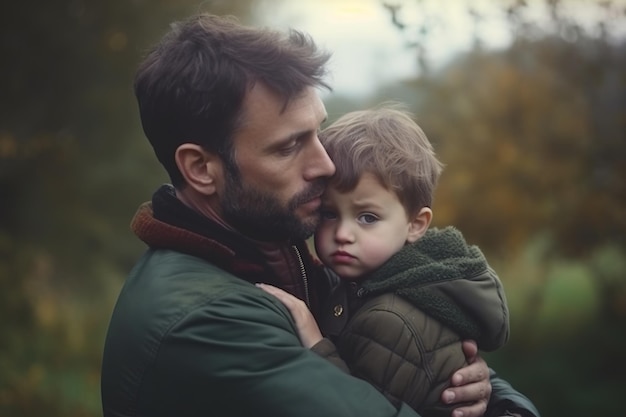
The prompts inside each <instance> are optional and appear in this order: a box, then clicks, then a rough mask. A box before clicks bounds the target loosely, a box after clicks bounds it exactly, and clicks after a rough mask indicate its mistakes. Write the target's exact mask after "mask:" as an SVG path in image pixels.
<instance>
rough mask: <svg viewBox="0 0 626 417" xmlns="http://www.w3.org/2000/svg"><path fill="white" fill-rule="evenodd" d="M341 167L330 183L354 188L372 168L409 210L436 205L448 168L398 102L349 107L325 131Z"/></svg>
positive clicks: (329, 148) (326, 144)
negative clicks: (441, 179) (441, 178)
mask: <svg viewBox="0 0 626 417" xmlns="http://www.w3.org/2000/svg"><path fill="white" fill-rule="evenodd" d="M320 140H321V141H322V143H323V145H324V147H325V148H326V150H327V152H328V154H329V155H330V158H331V159H332V160H333V162H334V163H335V166H336V168H337V170H336V172H335V175H334V176H333V177H332V179H331V184H332V185H333V186H335V187H337V189H338V190H339V191H342V192H347V191H352V190H353V189H354V188H355V187H356V186H357V183H358V182H359V179H360V178H361V176H362V175H363V174H364V173H366V172H369V173H371V174H373V175H375V176H376V177H378V179H379V180H380V182H381V183H382V184H383V186H384V187H385V188H387V189H388V190H390V191H393V192H394V193H396V195H397V196H398V199H399V200H400V202H401V203H402V205H403V206H404V208H405V210H406V211H407V214H409V215H413V214H415V213H417V212H418V211H419V210H420V209H422V208H423V207H430V206H431V205H432V199H433V191H434V189H435V186H436V185H437V180H438V179H439V175H440V174H441V171H442V169H443V165H442V164H441V162H439V161H438V160H437V157H436V156H435V152H434V150H433V147H432V145H431V144H430V142H429V141H428V138H427V137H426V135H425V134H424V132H423V131H422V129H421V128H420V127H419V126H418V125H417V123H415V122H414V121H413V119H412V118H411V115H410V114H409V113H408V112H407V111H405V110H404V109H403V108H402V107H401V106H400V105H399V104H397V103H385V104H383V105H381V106H379V107H376V108H373V109H369V110H363V111H355V112H351V113H347V114H345V115H344V116H342V117H340V118H339V119H338V120H337V121H336V122H334V123H333V124H332V125H330V126H329V127H327V128H326V129H324V130H323V131H322V133H321V135H320Z"/></svg>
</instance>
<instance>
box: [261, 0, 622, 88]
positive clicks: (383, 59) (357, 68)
mask: <svg viewBox="0 0 626 417" xmlns="http://www.w3.org/2000/svg"><path fill="white" fill-rule="evenodd" d="M385 1H386V2H387V3H389V4H395V5H402V13H401V14H400V18H401V19H402V21H403V22H404V23H406V24H407V25H408V28H409V29H408V30H406V31H405V33H402V32H401V31H400V30H398V29H397V28H396V27H395V26H394V25H393V24H392V23H391V15H390V13H389V11H388V10H386V9H385V8H384V7H383V2H384V0H298V1H289V0H286V1H282V2H281V1H268V2H266V3H265V4H264V5H262V6H261V8H262V9H263V10H262V14H263V16H264V18H263V20H264V24H267V25H268V26H272V27H277V28H287V27H292V28H295V29H299V30H303V31H305V32H308V33H309V34H311V36H312V37H313V38H314V39H315V41H316V42H317V43H318V44H319V45H320V46H322V47H324V48H326V49H329V50H330V51H332V52H333V58H332V60H331V62H330V67H329V69H330V77H329V81H330V83H331V85H332V87H333V90H334V92H333V94H338V95H349V96H352V97H357V98H358V97H360V96H366V95H368V94H370V93H372V92H374V91H375V89H376V88H377V87H378V86H380V85H381V84H385V83H389V82H393V81H397V80H400V79H402V78H407V77H414V76H416V75H417V74H418V72H419V69H418V65H417V58H416V56H417V55H416V51H415V50H411V49H409V48H407V47H406V44H407V42H408V41H410V40H411V36H417V34H418V33H419V31H418V30H417V29H416V28H417V27H419V25H420V24H427V25H428V42H427V44H426V45H427V52H428V58H429V63H430V64H431V65H432V66H433V68H435V69H436V68H439V67H441V66H442V65H444V64H445V63H446V62H447V61H448V60H449V59H450V58H451V57H453V56H454V55H455V54H456V53H458V52H461V51H465V50H468V49H469V48H470V47H471V45H472V42H473V36H474V33H476V34H477V35H478V36H479V38H480V39H481V40H482V41H483V43H484V45H485V46H486V47H487V48H490V49H498V48H503V47H506V46H507V45H508V44H509V43H510V41H511V35H510V32H509V29H508V25H507V23H506V20H505V19H504V12H503V7H502V4H503V3H504V4H507V3H511V1H509V2H506V1H503V0H497V1H496V0H454V1H452V0H450V1H442V0H385ZM526 2H527V3H528V6H529V7H528V8H527V12H526V16H527V17H528V18H530V19H531V21H532V22H534V23H536V24H537V25H538V26H547V25H549V18H548V14H547V13H546V8H545V0H526ZM615 3H616V4H617V5H619V6H620V7H621V6H624V4H625V3H626V1H625V0H616V1H615ZM591 4H593V2H591V1H590V0H563V1H562V10H563V11H564V12H565V13H567V14H569V15H571V16H574V17H583V18H582V19H581V21H583V22H593V18H592V16H593V15H592V12H591V10H595V9H597V7H594V8H593V9H590V5H591ZM470 7H471V8H473V9H474V10H476V11H477V12H479V13H480V15H481V16H482V20H481V23H480V25H478V26H477V29H476V31H475V30H474V29H475V27H474V26H475V23H474V21H473V20H472V18H471V17H470V15H469V14H468V13H467V10H468V8H470ZM588 17H591V18H588Z"/></svg>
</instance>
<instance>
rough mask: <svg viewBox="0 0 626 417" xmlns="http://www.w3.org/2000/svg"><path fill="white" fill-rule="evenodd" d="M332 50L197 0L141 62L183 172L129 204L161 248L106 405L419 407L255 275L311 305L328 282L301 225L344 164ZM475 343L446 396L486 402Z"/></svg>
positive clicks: (155, 114) (376, 412) (160, 141)
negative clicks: (335, 345) (355, 367)
mask: <svg viewBox="0 0 626 417" xmlns="http://www.w3.org/2000/svg"><path fill="white" fill-rule="evenodd" d="M328 58H329V55H328V54H326V53H324V52H321V51H319V50H317V48H316V46H315V44H314V43H313V42H312V41H311V40H310V39H309V38H308V37H306V36H304V35H302V34H300V33H298V32H290V33H289V34H283V33H279V32H273V31H269V30H261V29H255V28H247V27H243V26H241V25H239V24H238V23H236V22H235V21H233V20H229V19H224V18H219V17H216V16H209V15H200V16H195V17H192V18H190V19H188V20H187V21H185V22H181V23H179V24H175V25H173V26H172V29H171V31H170V32H169V33H168V34H167V35H165V37H164V38H163V39H162V41H161V42H160V43H159V44H158V45H157V46H156V47H155V48H154V50H152V51H151V52H150V54H149V55H148V56H147V58H146V59H145V60H144V62H143V63H142V65H141V66H140V68H139V71H138V74H137V77H136V80H135V93H136V95H137V99H138V102H139V108H140V114H141V120H142V124H143V128H144V131H145V134H146V136H147V138H148V139H149V141H150V143H151V144H152V146H153V148H154V151H155V154H156V156H157V158H158V159H159V161H160V162H161V163H162V164H163V166H164V167H165V169H166V170H167V172H168V174H169V176H170V178H171V181H172V186H167V185H166V186H163V187H161V188H160V189H159V190H157V191H156V192H155V194H154V195H153V198H152V201H151V203H147V204H144V205H142V206H141V207H140V208H139V210H138V212H137V214H136V216H135V218H134V219H133V223H132V228H133V230H134V232H135V233H136V234H137V235H138V236H139V237H140V238H141V239H142V240H144V241H145V242H146V243H147V244H148V245H149V247H150V248H149V250H148V251H147V252H146V253H145V254H144V256H143V257H142V258H141V259H140V260H139V262H138V263H137V265H136V266H135V268H134V269H133V271H132V272H131V274H130V276H129V277H128V279H127V281H126V283H125V285H124V288H123V289H122V291H121V294H120V296H119V299H118V301H117V304H116V306H115V310H114V312H113V316H112V318H111V323H110V326H109V331H108V334H107V339H106V343H105V349H104V358H103V365H102V401H103V409H104V415H105V416H107V417H108V416H174V415H175V416H195V415H198V416H205V415H224V416H248V415H255V416H257V415H271V416H396V415H397V416H415V415H416V414H415V413H414V412H413V411H412V410H411V409H410V408H409V407H407V406H406V405H402V406H401V407H400V408H399V409H396V408H394V407H393V406H392V405H391V404H390V403H388V402H387V401H386V400H385V398H384V397H383V396H382V395H381V394H380V393H379V392H378V391H376V390H375V389H374V388H373V387H371V386H370V385H368V384H367V383H365V382H363V381H360V380H358V379H356V378H353V377H351V376H350V375H348V374H346V373H344V372H342V371H340V370H339V369H338V368H336V367H335V366H333V365H331V364H330V363H329V362H328V361H326V360H325V359H323V358H322V356H332V355H335V352H334V351H333V350H332V346H331V345H330V344H328V343H325V342H324V341H323V342H321V343H320V344H318V345H316V346H314V347H313V349H311V350H308V349H305V348H304V347H302V346H301V344H300V342H299V340H298V336H297V334H296V329H295V325H294V322H293V320H292V318H291V316H290V315H289V313H288V311H287V310H286V309H285V308H284V307H283V306H282V305H281V304H280V303H279V302H278V301H277V300H275V299H273V298H272V297H270V296H269V295H267V294H265V293H264V292H262V291H261V290H260V289H258V288H256V287H255V286H254V285H253V284H254V283H256V282H267V283H270V284H273V285H275V286H278V287H280V288H283V289H285V290H287V291H288V292H290V293H292V294H294V295H296V296H297V297H299V298H300V299H302V300H304V301H305V302H306V303H307V305H309V307H310V308H311V310H312V311H313V313H314V314H316V313H317V309H318V307H319V304H320V303H321V300H322V299H323V298H324V297H325V296H326V295H327V294H328V283H327V282H326V280H324V279H323V277H322V275H321V270H320V269H319V267H318V266H317V265H316V263H315V261H314V260H313V258H312V257H311V255H310V253H309V251H308V249H307V246H306V243H305V241H304V239H305V238H307V237H309V236H310V235H311V234H312V233H313V231H314V230H315V228H316V226H317V224H318V221H319V205H320V195H321V194H322V192H323V190H324V187H325V183H326V180H327V178H329V177H330V176H331V175H332V174H333V172H334V169H335V168H334V165H333V163H332V162H331V161H330V159H329V157H328V155H327V154H326V152H325V150H324V148H323V147H322V145H321V144H320V142H319V140H318V137H317V132H318V129H319V127H320V125H321V123H322V122H323V121H324V119H325V118H326V112H325V109H324V106H323V104H322V102H321V100H320V99H319V97H318V95H317V93H316V90H315V88H316V87H318V86H324V87H325V86H326V85H325V84H324V82H323V76H324V75H325V71H324V67H325V64H326V62H327V60H328ZM466 354H467V356H468V360H469V361H470V362H473V363H472V364H471V365H469V366H467V367H465V368H463V369H461V370H460V371H459V372H458V373H457V374H455V376H454V377H453V379H454V382H455V383H457V384H456V385H459V384H458V382H460V381H457V380H458V379H460V380H462V382H464V383H466V385H462V386H459V387H454V388H451V389H449V390H448V391H447V392H444V394H443V396H444V397H446V398H447V396H449V395H454V400H453V401H452V402H454V403H462V402H464V401H470V404H469V405H467V406H465V407H462V408H459V409H457V410H456V411H464V416H465V417H467V416H470V417H472V416H479V415H482V413H483V411H484V410H485V408H486V406H487V399H488V397H489V392H490V391H491V385H490V384H489V381H488V379H487V373H488V368H487V367H486V364H485V363H484V361H482V360H481V359H479V358H476V357H475V351H474V352H473V351H472V345H471V344H468V349H467V351H466ZM492 384H493V386H494V395H492V397H491V402H490V411H493V413H494V414H490V415H500V414H501V413H503V410H504V409H509V410H511V409H513V408H512V407H518V408H517V409H516V410H515V411H517V412H525V408H524V407H525V406H526V402H527V400H526V399H525V398H524V397H523V396H519V394H517V393H516V392H515V391H513V390H512V389H511V388H510V387H507V386H506V383H505V382H503V381H501V380H498V379H497V378H496V379H492ZM501 386H502V388H500V387H501ZM528 404H530V403H528ZM529 407H532V404H530V405H529ZM518 410H519V411H518ZM526 415H533V414H531V413H528V414H526Z"/></svg>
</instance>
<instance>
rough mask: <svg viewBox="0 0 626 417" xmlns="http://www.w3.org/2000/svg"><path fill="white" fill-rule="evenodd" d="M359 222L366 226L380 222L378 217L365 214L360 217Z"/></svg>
mask: <svg viewBox="0 0 626 417" xmlns="http://www.w3.org/2000/svg"><path fill="white" fill-rule="evenodd" d="M358 221H359V222H360V223H364V224H374V223H376V222H377V221H378V217H376V216H375V215H373V214H371V213H365V214H361V215H360V216H359V217H358Z"/></svg>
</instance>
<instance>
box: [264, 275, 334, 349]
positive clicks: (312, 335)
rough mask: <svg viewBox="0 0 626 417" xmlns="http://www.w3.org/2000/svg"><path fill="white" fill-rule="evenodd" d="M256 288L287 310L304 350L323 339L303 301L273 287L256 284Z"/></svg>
mask: <svg viewBox="0 0 626 417" xmlns="http://www.w3.org/2000/svg"><path fill="white" fill-rule="evenodd" d="M256 286H257V287H259V288H260V289H262V290H263V291H265V292H266V293H268V294H271V295H273V296H274V297H276V298H278V301H280V302H281V303H283V304H284V305H285V307H287V310H289V312H290V313H291V316H292V317H293V320H294V321H295V322H296V329H297V330H298V337H299V338H300V342H301V343H302V345H303V346H304V347H305V348H307V349H310V348H311V347H313V346H314V345H315V344H317V343H318V342H319V341H321V340H322V339H323V337H322V332H320V329H319V327H318V326H317V323H316V322H315V319H314V318H313V314H311V312H310V311H309V308H308V307H307V306H306V304H305V303H304V301H302V300H300V299H299V298H297V297H294V296H293V295H291V294H289V293H288V292H286V291H283V290H281V289H280V288H276V287H274V286H273V285H269V284H256Z"/></svg>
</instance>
